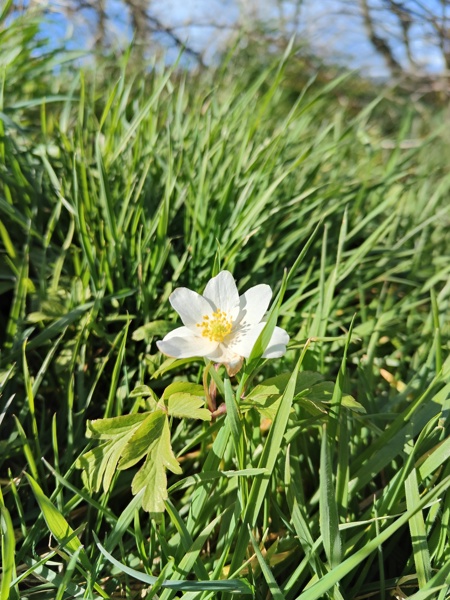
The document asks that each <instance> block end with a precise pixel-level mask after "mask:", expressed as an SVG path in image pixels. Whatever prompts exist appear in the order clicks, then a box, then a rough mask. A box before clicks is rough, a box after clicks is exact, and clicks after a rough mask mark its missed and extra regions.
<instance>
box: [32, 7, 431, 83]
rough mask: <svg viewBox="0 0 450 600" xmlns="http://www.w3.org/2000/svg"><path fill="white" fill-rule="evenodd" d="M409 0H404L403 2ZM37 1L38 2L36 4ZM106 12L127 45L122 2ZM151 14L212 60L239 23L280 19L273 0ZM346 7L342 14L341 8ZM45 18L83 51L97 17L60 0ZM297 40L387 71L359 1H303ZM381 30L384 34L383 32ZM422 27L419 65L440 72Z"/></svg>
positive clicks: (385, 21) (393, 28)
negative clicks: (64, 6)
mask: <svg viewBox="0 0 450 600" xmlns="http://www.w3.org/2000/svg"><path fill="white" fill-rule="evenodd" d="M407 1H408V0H407ZM376 3H378V5H379V16H380V21H381V22H382V26H383V28H384V30H385V32H384V35H387V36H389V37H391V36H392V35H394V36H395V35H396V34H398V26H397V23H396V22H395V19H393V18H392V17H391V16H390V15H389V13H388V12H387V11H385V10H383V7H382V0H371V4H373V5H375V6H376V5H377V4H376ZM40 4H42V3H41V2H40ZM106 4H107V10H108V16H109V36H110V40H111V41H112V42H113V44H114V45H119V46H121V45H125V44H127V43H128V41H129V40H130V39H131V36H132V31H131V27H130V22H129V18H128V15H127V12H126V11H125V10H124V6H123V4H122V3H121V2H120V0H107V2H106ZM149 4H150V6H151V13H152V14H153V15H155V16H156V17H157V18H158V19H159V20H160V21H161V22H163V23H164V24H166V25H167V26H168V27H171V28H174V31H175V32H176V34H177V35H178V36H179V37H180V38H182V39H185V40H186V41H187V42H188V44H189V45H190V46H191V47H192V48H193V49H195V50H197V51H200V52H202V53H204V56H205V61H206V62H211V61H212V60H213V58H214V55H216V54H217V53H220V51H221V50H222V49H224V48H225V47H226V46H227V44H228V43H229V40H230V36H232V35H233V31H234V28H235V27H236V26H237V24H238V22H242V21H243V20H244V22H245V20H246V19H247V22H250V23H251V22H252V19H255V18H259V19H261V20H263V21H264V20H266V21H267V22H270V23H272V24H273V23H274V19H276V18H277V17H279V14H280V13H279V12H278V11H277V9H276V5H277V2H275V0H253V1H252V0H165V1H164V0H151V2H149ZM278 4H281V5H282V6H283V16H284V19H285V20H284V26H285V27H287V28H289V25H290V23H291V20H292V17H293V14H294V8H295V2H294V1H293V0H291V1H290V0H283V1H282V2H280V1H279V2H278ZM344 4H345V6H346V14H342V7H343V6H344ZM422 4H424V5H425V6H426V7H427V8H428V7H429V8H430V9H432V10H436V8H437V6H438V5H439V0H425V1H424V2H422ZM48 9H49V21H48V23H47V25H46V27H45V29H44V34H45V35H49V36H50V38H51V40H52V43H53V44H55V45H57V44H58V43H59V40H61V39H64V38H65V39H66V40H67V43H68V46H69V47H70V48H71V49H85V48H89V47H90V46H92V44H93V40H94V37H93V34H94V31H95V22H94V20H95V16H94V12H93V11H88V10H84V11H82V12H80V13H78V14H75V15H74V16H73V18H72V19H71V20H70V21H69V20H68V19H67V18H65V17H64V16H63V15H62V12H61V6H60V4H59V1H58V0H48ZM301 15H302V16H301V24H300V28H299V30H298V32H297V34H298V39H299V40H302V39H305V40H307V41H308V42H309V44H310V45H311V47H312V48H313V50H316V51H317V52H318V53H319V54H321V55H323V56H324V57H325V58H328V59H330V60H332V61H338V62H346V63H347V64H348V65H349V66H351V67H355V68H359V69H361V70H362V71H363V72H365V73H367V74H368V75H371V76H374V77H379V76H381V77H382V76H385V75H386V74H387V70H386V67H385V64H384V61H383V59H382V58H381V57H380V56H379V55H377V54H376V53H375V52H374V51H373V48H372V46H371V45H370V43H369V42H368V41H367V38H366V35H365V32H364V28H363V24H362V19H361V17H360V15H359V11H358V2H357V0H350V1H348V0H347V2H345V0H322V1H320V2H318V1H315V0H304V2H303V7H302V13H301ZM382 33H383V32H382ZM424 33H425V32H424V29H423V28H418V27H416V30H415V31H414V30H413V36H412V37H413V38H414V41H413V44H412V46H413V50H414V51H415V53H416V56H417V57H418V61H419V63H420V64H421V65H422V66H423V68H424V69H426V70H428V71H439V70H442V68H443V64H442V59H441V57H440V54H439V52H436V50H435V49H434V48H433V45H432V44H431V43H430V42H429V41H427V36H426V35H424ZM160 41H161V42H162V43H163V44H164V45H165V46H167V52H168V60H171V59H172V58H174V57H175V56H176V55H177V54H178V49H177V48H173V46H172V44H171V43H170V40H169V39H168V38H167V37H165V36H161V38H160ZM394 50H395V53H396V57H397V58H398V59H399V60H403V59H404V58H405V57H404V53H403V51H402V48H401V46H400V45H399V44H396V45H395V46H394Z"/></svg>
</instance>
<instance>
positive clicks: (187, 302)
mask: <svg viewBox="0 0 450 600" xmlns="http://www.w3.org/2000/svg"><path fill="white" fill-rule="evenodd" d="M271 298H272V290H271V289H270V286H268V285H266V284H260V285H256V286H255V287H252V288H250V289H249V290H247V291H246V292H245V294H242V296H239V293H238V291H237V288H236V284H235V282H234V278H233V276H232V274H231V273H230V272H229V271H221V272H220V273H219V274H218V275H217V276H216V277H213V278H212V279H210V281H209V282H208V284H207V285H206V288H205V290H204V292H203V296H200V294H197V293H196V292H193V291H192V290H189V289H188V288H177V289H176V290H175V291H174V292H173V293H172V294H171V295H170V297H169V301H170V303H171V305H172V306H173V308H174V309H175V310H176V311H177V313H178V314H179V315H180V317H181V320H182V321H183V325H184V326H183V327H178V328H177V329H174V330H173V331H171V332H170V333H168V334H167V335H166V337H165V338H164V339H163V340H161V341H159V342H157V346H158V348H159V349H160V350H161V352H162V353H163V354H166V355H167V356H172V357H174V358H190V357H193V356H202V357H205V358H208V359H209V360H212V361H213V362H216V363H223V364H225V365H227V366H229V367H230V368H231V370H232V371H234V372H236V369H235V368H234V367H236V366H238V369H239V367H240V365H241V364H242V360H243V358H248V357H249V356H250V353H251V351H252V349H253V346H254V345H255V342H256V340H257V339H258V337H259V334H260V333H261V331H262V330H263V329H264V326H265V322H263V321H262V318H263V316H264V314H265V312H266V311H267V308H268V306H269V302H270V300H271ZM288 341H289V336H288V334H287V333H286V331H284V329H281V328H280V327H275V330H274V332H273V334H272V337H271V339H270V341H269V344H268V346H267V348H266V350H265V352H264V354H263V357H264V358H278V357H280V356H283V354H284V353H285V352H286V344H287V343H288Z"/></svg>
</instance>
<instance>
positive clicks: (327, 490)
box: [319, 425, 342, 568]
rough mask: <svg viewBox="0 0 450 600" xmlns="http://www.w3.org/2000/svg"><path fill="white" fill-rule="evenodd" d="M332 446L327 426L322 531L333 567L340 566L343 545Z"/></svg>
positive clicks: (322, 468)
mask: <svg viewBox="0 0 450 600" xmlns="http://www.w3.org/2000/svg"><path fill="white" fill-rule="evenodd" d="M330 454H331V452H330V444H329V438H328V436H327V430H326V425H324V428H323V434H322V445H321V452H320V495H319V508H320V518H319V523H320V531H321V534H322V539H323V547H324V550H325V554H326V556H327V559H328V561H329V563H330V565H331V567H332V568H333V567H335V566H336V565H338V564H339V563H340V561H341V559H342V543H341V535H340V532H339V514H338V508H337V505H336V498H335V492H334V485H333V471H332V469H333V466H332V461H331V456H330Z"/></svg>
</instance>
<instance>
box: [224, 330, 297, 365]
mask: <svg viewBox="0 0 450 600" xmlns="http://www.w3.org/2000/svg"><path fill="white" fill-rule="evenodd" d="M265 325H266V323H258V324H257V325H244V326H243V327H241V328H240V329H237V330H236V332H235V333H234V336H233V339H232V340H230V342H229V344H228V345H229V348H230V350H232V351H233V352H236V353H237V354H240V355H241V356H245V358H248V357H249V356H250V353H251V351H252V350H253V346H254V345H255V343H256V340H257V339H258V337H259V335H260V333H261V331H262V330H263V329H264V327H265ZM288 341H289V336H288V334H287V333H286V331H285V330H284V329H281V327H275V329H274V331H273V333H272V337H271V338H270V341H269V343H268V345H267V348H266V350H265V352H264V354H263V358H278V357H280V356H283V354H284V353H285V352H286V344H287V343H288Z"/></svg>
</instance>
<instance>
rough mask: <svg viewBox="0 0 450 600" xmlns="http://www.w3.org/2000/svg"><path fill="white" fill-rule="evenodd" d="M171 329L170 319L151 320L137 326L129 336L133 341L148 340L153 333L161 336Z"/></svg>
mask: <svg viewBox="0 0 450 600" xmlns="http://www.w3.org/2000/svg"><path fill="white" fill-rule="evenodd" d="M172 329H173V323H172V322H171V321H152V322H151V323H146V324H145V325H142V327H139V328H138V329H136V330H135V331H134V332H133V335H132V336H131V338H132V339H133V340H134V341H135V342H140V341H142V340H145V341H150V340H151V338H153V337H154V336H155V335H157V336H162V335H166V333H169V331H171V330H172Z"/></svg>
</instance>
